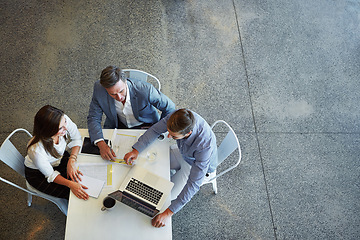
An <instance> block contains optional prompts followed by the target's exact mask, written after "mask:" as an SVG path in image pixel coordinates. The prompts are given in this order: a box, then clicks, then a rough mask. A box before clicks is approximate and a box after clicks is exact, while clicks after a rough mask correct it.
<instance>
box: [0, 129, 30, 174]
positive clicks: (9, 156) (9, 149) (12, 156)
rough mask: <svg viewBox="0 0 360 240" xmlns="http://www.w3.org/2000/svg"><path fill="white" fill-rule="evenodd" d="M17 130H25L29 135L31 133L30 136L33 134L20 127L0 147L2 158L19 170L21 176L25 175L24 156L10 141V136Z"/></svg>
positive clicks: (0, 156)
mask: <svg viewBox="0 0 360 240" xmlns="http://www.w3.org/2000/svg"><path fill="white" fill-rule="evenodd" d="M16 132H25V133H27V135H29V137H32V135H31V134H30V133H29V132H28V131H27V130H26V129H23V128H19V129H16V130H14V131H13V132H12V133H10V135H9V136H8V137H7V138H6V139H5V140H4V142H3V144H2V145H1V147H0V159H1V161H3V162H4V163H5V164H6V165H8V166H9V167H11V168H12V169H14V170H15V171H16V172H18V173H19V174H20V175H21V176H23V177H25V166H24V157H23V156H22V155H21V154H20V152H19V151H18V150H17V148H16V147H15V146H14V144H12V142H11V141H10V138H11V137H12V136H13V135H14V134H15V133H16Z"/></svg>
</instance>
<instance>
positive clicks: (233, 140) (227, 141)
mask: <svg viewBox="0 0 360 240" xmlns="http://www.w3.org/2000/svg"><path fill="white" fill-rule="evenodd" d="M220 123H223V124H225V125H226V127H227V128H228V129H229V131H228V133H227V135H226V137H225V138H224V139H223V140H222V142H221V144H220V145H219V147H218V164H217V166H219V165H220V164H221V163H222V162H223V161H224V160H225V159H226V158H227V157H229V156H230V154H231V153H233V152H234V151H235V150H236V149H238V152H239V159H238V160H237V161H236V163H235V164H234V165H232V166H231V167H229V168H227V169H225V170H223V171H222V172H220V173H216V174H215V176H213V177H211V178H210V179H208V180H205V181H204V182H203V183H202V185H204V184H208V183H211V184H212V185H213V190H214V193H215V194H216V193H217V182H216V179H217V178H218V177H220V176H222V175H224V174H225V173H227V172H229V171H231V170H232V169H234V168H236V167H237V166H238V165H239V164H240V162H241V147H240V143H239V139H238V137H237V136H236V133H235V132H234V130H233V129H232V127H231V126H230V125H229V124H228V123H227V122H225V121H224V120H217V121H215V122H214V123H213V124H212V125H211V129H214V127H215V126H216V125H217V124H220Z"/></svg>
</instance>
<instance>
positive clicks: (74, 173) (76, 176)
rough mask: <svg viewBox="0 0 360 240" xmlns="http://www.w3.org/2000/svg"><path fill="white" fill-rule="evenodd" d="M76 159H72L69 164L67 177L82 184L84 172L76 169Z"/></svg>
mask: <svg viewBox="0 0 360 240" xmlns="http://www.w3.org/2000/svg"><path fill="white" fill-rule="evenodd" d="M75 160H76V159H74V158H72V157H70V158H69V161H68V164H67V177H68V178H69V177H70V179H71V180H72V181H74V182H80V181H81V177H80V175H81V176H82V175H83V174H82V172H81V171H80V170H78V169H77V167H76V163H75V162H76V161H75Z"/></svg>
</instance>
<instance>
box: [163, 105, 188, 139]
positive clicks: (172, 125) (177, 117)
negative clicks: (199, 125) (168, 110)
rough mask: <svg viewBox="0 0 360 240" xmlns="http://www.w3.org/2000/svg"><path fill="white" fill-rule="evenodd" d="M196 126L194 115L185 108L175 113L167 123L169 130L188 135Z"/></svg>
mask: <svg viewBox="0 0 360 240" xmlns="http://www.w3.org/2000/svg"><path fill="white" fill-rule="evenodd" d="M194 125H195V117H194V114H193V113H192V112H191V111H190V110H187V109H185V108H182V109H179V110H177V111H176V112H174V113H173V114H172V115H171V116H170V118H169V120H168V121H167V128H168V129H169V130H170V131H172V132H174V133H180V134H181V135H186V134H188V133H189V132H190V131H192V130H193V128H194Z"/></svg>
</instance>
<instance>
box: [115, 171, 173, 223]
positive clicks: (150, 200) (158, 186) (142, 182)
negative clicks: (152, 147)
mask: <svg viewBox="0 0 360 240" xmlns="http://www.w3.org/2000/svg"><path fill="white" fill-rule="evenodd" d="M173 186H174V183H172V182H170V181H169V180H167V179H165V178H162V177H160V176H158V175H156V174H154V173H152V172H150V171H148V170H146V169H145V168H143V167H141V166H139V165H135V166H134V167H132V168H131V169H130V171H129V173H128V174H127V175H126V177H125V179H124V181H123V182H122V184H121V186H120V188H119V190H117V191H115V192H113V193H110V194H109V195H108V196H109V197H112V198H114V199H115V200H118V201H119V202H122V203H124V204H126V205H128V206H129V207H131V208H133V209H135V210H137V211H139V212H141V213H144V214H145V215H147V216H149V217H154V216H155V215H156V214H158V213H159V212H160V210H161V208H162V207H163V206H164V204H165V202H166V199H167V198H168V196H169V195H170V192H171V189H172V188H173Z"/></svg>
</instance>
